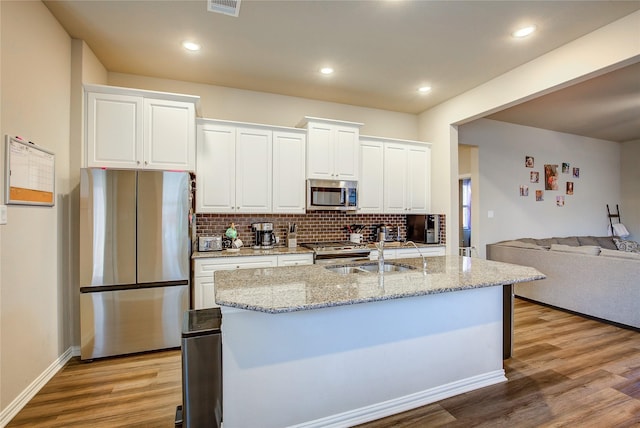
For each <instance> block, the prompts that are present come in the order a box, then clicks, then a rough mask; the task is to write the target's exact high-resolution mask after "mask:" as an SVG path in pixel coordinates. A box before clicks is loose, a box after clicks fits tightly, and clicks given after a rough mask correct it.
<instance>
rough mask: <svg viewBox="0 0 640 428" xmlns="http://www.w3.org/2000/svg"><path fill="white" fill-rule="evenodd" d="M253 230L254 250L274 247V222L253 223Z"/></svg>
mask: <svg viewBox="0 0 640 428" xmlns="http://www.w3.org/2000/svg"><path fill="white" fill-rule="evenodd" d="M251 230H252V231H253V232H254V233H255V239H254V241H255V242H254V243H253V249H254V250H268V249H272V248H273V244H274V243H275V241H276V238H275V236H274V234H273V223H253V224H252V225H251Z"/></svg>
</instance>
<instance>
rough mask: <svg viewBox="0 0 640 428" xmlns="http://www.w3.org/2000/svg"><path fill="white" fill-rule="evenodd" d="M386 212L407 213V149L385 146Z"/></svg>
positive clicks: (399, 145) (403, 146)
mask: <svg viewBox="0 0 640 428" xmlns="http://www.w3.org/2000/svg"><path fill="white" fill-rule="evenodd" d="M384 212H385V213H401V214H406V212H407V147H406V146H405V145H404V144H399V143H387V144H385V145H384Z"/></svg>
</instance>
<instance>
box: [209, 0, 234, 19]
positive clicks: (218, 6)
mask: <svg viewBox="0 0 640 428" xmlns="http://www.w3.org/2000/svg"><path fill="white" fill-rule="evenodd" d="M207 10H208V11H209V12H216V13H222V14H225V15H229V16H235V17H237V16H238V15H239V14H240V0H208V1H207Z"/></svg>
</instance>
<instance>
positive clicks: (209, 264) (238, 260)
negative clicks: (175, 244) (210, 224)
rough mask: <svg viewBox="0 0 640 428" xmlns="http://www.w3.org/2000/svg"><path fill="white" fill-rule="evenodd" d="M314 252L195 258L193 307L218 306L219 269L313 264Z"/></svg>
mask: <svg viewBox="0 0 640 428" xmlns="http://www.w3.org/2000/svg"><path fill="white" fill-rule="evenodd" d="M312 264H313V254H312V253H308V254H283V255H268V256H240V257H216V258H200V259H194V260H193V308H194V309H204V308H214V307H217V306H218V305H216V299H215V283H214V279H213V274H214V272H215V271H217V270H234V269H256V268H267V267H277V266H302V265H312Z"/></svg>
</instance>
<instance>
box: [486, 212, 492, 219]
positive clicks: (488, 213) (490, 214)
mask: <svg viewBox="0 0 640 428" xmlns="http://www.w3.org/2000/svg"><path fill="white" fill-rule="evenodd" d="M487 217H488V218H493V210H489V211H487Z"/></svg>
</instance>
